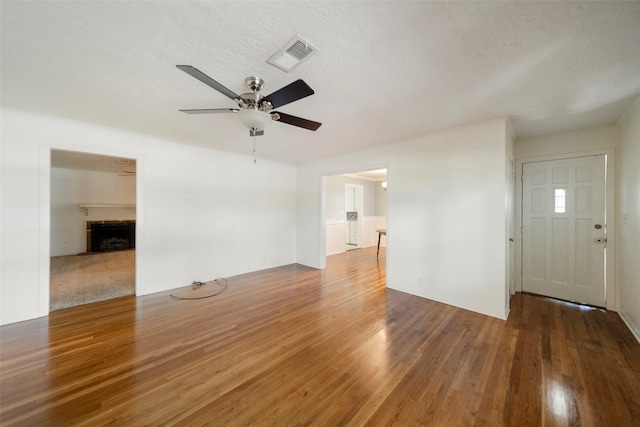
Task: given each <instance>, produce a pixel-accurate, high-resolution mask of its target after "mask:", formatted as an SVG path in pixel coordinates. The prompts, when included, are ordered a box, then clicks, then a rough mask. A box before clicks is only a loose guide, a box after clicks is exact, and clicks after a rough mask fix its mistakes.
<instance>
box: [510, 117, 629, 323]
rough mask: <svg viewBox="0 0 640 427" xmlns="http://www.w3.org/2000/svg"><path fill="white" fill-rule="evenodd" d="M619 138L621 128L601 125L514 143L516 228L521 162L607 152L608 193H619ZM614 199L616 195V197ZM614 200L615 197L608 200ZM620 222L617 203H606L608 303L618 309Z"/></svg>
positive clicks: (518, 248)
mask: <svg viewBox="0 0 640 427" xmlns="http://www.w3.org/2000/svg"><path fill="white" fill-rule="evenodd" d="M619 141H620V130H619V128H618V126H616V125H610V126H601V127H595V128H589V129H583V130H578V131H573V132H566V133H560V134H554V135H549V136H544V137H539V138H528V139H520V140H517V141H516V142H515V146H514V153H515V158H516V177H517V185H516V229H517V230H519V229H520V227H521V226H522V224H521V219H522V194H521V193H522V184H521V178H520V177H521V176H522V164H523V163H525V162H529V161H537V160H550V159H556V158H566V157H574V156H580V155H589V154H606V155H607V158H608V170H607V194H608V195H612V194H613V195H617V190H616V173H615V171H616V163H617V157H618V156H616V147H617V146H618V143H619ZM614 198H615V197H614ZM609 200H613V199H611V198H610V199H609ZM617 222H618V221H616V208H615V203H609V204H608V205H607V240H608V244H607V288H606V306H607V308H608V309H610V310H616V309H617V294H616V292H617V285H616V240H617V236H618V233H617V231H616V230H617ZM521 237H522V236H521V235H520V233H516V271H521V265H522V248H521ZM516 289H517V290H518V291H520V290H522V276H521V275H520V274H516Z"/></svg>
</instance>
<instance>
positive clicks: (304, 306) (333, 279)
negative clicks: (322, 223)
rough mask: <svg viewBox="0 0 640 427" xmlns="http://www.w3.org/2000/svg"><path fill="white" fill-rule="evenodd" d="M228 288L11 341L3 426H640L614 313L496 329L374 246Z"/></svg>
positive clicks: (631, 343)
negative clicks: (412, 291) (394, 275)
mask: <svg viewBox="0 0 640 427" xmlns="http://www.w3.org/2000/svg"><path fill="white" fill-rule="evenodd" d="M227 279H228V282H229V288H228V290H227V291H226V292H224V293H222V294H220V295H218V296H217V297H214V298H208V299H202V300H196V301H176V300H173V299H171V298H170V297H169V295H170V293H171V292H163V293H158V294H154V295H148V296H144V297H137V298H136V297H125V298H119V299H115V300H109V301H103V302H98V303H94V304H89V305H83V306H78V307H74V308H70V309H66V310H60V311H58V312H55V313H52V314H51V315H50V316H49V317H48V318H42V319H37V320H33V321H27V322H22V323H19V324H14V325H8V326H4V327H2V328H1V329H0V332H1V335H0V337H1V344H2V353H1V359H0V368H1V370H2V375H1V377H0V404H1V409H0V417H1V419H2V423H3V425H12V424H21V425H38V424H48V425H77V424H84V425H105V424H118V425H185V426H192V425H203V424H206V423H209V424H211V425H233V426H236V425H238V426H244V425H277V426H289V425H318V426H330V425H331V426H333V425H352V426H361V425H365V424H368V425H385V426H386V425H398V426H410V425H421V426H458V425H481V426H500V425H504V426H529V425H530V426H540V425H564V426H577V425H585V426H634V425H640V393H638V390H640V344H638V342H637V341H635V340H634V338H633V337H632V335H631V333H630V332H629V331H628V329H627V328H626V327H625V325H624V324H623V323H622V321H621V320H620V318H619V317H618V316H617V314H615V313H612V312H605V311H602V310H597V309H591V308H584V307H580V306H576V305H573V304H568V303H562V302H559V301H554V300H550V299H546V298H541V297H536V296H532V295H522V294H517V295H516V296H515V297H514V298H513V300H512V310H511V315H510V318H509V320H508V321H506V322H505V321H502V320H499V319H495V318H491V317H487V316H483V315H480V314H476V313H473V312H470V311H466V310H462V309H458V308H455V307H451V306H448V305H445V304H441V303H437V302H434V301H430V300H427V299H423V298H419V297H416V296H412V295H409V294H406V293H402V292H398V291H394V290H390V289H386V288H385V256H384V252H382V251H381V256H380V259H379V260H377V259H376V248H375V247H374V248H367V249H363V250H359V251H350V252H347V253H343V254H339V255H334V256H331V257H329V258H328V260H327V269H326V270H322V271H320V270H314V269H311V268H307V267H303V266H300V265H289V266H284V267H279V268H273V269H269V270H265V271H260V272H255V273H250V274H244V275H240V276H235V277H231V278H227ZM186 289H187V288H185V290H186Z"/></svg>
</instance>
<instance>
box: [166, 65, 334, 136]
mask: <svg viewBox="0 0 640 427" xmlns="http://www.w3.org/2000/svg"><path fill="white" fill-rule="evenodd" d="M176 67H178V69H180V70H182V71H184V72H185V73H187V74H189V75H190V76H192V77H195V78H196V79H198V80H200V81H201V82H202V83H204V84H206V85H207V86H210V87H212V88H213V89H215V90H217V91H218V92H220V93H221V94H223V95H225V96H227V97H228V98H231V99H233V100H234V101H235V102H236V103H237V104H238V108H205V109H192V110H180V111H182V112H183V113H187V114H216V113H238V115H239V117H240V121H241V122H242V123H243V124H244V125H245V126H246V127H248V128H249V135H251V136H259V135H264V128H265V127H266V126H267V125H268V124H269V123H270V122H271V121H272V120H275V121H278V122H281V123H286V124H288V125H293V126H298V127H301V128H304V129H309V130H313V131H315V130H317V129H318V128H319V127H320V126H321V125H322V123H319V122H314V121H312V120H307V119H303V118H301V117H296V116H292V115H290V114H286V113H281V112H278V111H272V110H273V109H274V108H278V107H281V106H283V105H286V104H289V103H291V102H294V101H297V100H299V99H302V98H305V97H307V96H309V95H313V94H314V93H315V92H314V91H313V89H311V88H310V87H309V86H308V85H307V84H306V83H305V82H304V81H302V80H296V81H295V82H293V83H291V84H289V85H287V86H285V87H283V88H281V89H278V90H277V91H275V92H273V93H272V94H270V95H267V96H264V95H262V94H261V93H259V92H260V90H261V89H262V88H263V86H264V80H262V79H261V78H260V77H254V76H251V77H247V78H246V79H245V80H244V82H245V84H246V85H247V87H249V89H251V92H248V93H243V94H242V95H237V94H235V93H234V92H233V91H231V90H229V89H227V88H226V87H224V86H223V85H221V84H220V83H218V82H217V81H215V80H213V79H212V78H211V77H209V76H207V75H206V74H205V73H203V72H202V71H200V70H198V69H197V68H194V67H192V66H191V65H176Z"/></svg>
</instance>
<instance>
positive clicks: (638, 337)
mask: <svg viewBox="0 0 640 427" xmlns="http://www.w3.org/2000/svg"><path fill="white" fill-rule="evenodd" d="M618 316H620V318H621V319H622V321H623V322H624V324H625V325H627V328H629V330H630V331H631V334H632V335H633V336H634V337H635V339H636V340H637V341H638V343H640V331H638V330H636V329H635V328H634V327H633V323H631V322H630V321H629V320H628V319H627V318H626V317H625V315H624V313H621V312H618Z"/></svg>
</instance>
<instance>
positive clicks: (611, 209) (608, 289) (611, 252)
mask: <svg viewBox="0 0 640 427" xmlns="http://www.w3.org/2000/svg"><path fill="white" fill-rule="evenodd" d="M615 154H616V152H615V149H614V148H607V149H601V150H590V151H580V152H572V153H564V154H554V155H549V156H538V157H527V158H522V159H517V160H516V233H515V240H516V241H515V246H516V291H518V292H522V280H523V279H522V273H523V268H522V266H523V236H522V227H523V218H522V214H523V212H522V201H523V200H522V165H523V164H525V163H533V162H544V161H550V160H564V159H572V158H575V157H586V156H596V155H606V159H607V162H606V166H605V168H606V169H605V179H606V186H605V216H606V225H607V250H606V257H605V307H606V308H607V309H609V310H614V311H615V310H617V307H618V301H617V292H616V291H617V285H616V280H615V279H616V275H615V267H616V263H615V260H616V258H615V252H616V216H615V212H616V192H615V189H616V158H615Z"/></svg>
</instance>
